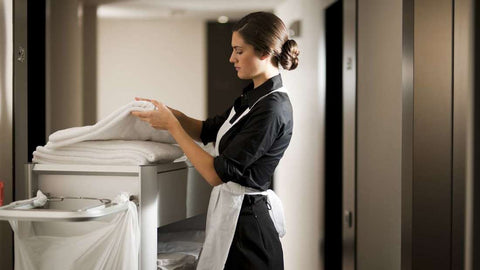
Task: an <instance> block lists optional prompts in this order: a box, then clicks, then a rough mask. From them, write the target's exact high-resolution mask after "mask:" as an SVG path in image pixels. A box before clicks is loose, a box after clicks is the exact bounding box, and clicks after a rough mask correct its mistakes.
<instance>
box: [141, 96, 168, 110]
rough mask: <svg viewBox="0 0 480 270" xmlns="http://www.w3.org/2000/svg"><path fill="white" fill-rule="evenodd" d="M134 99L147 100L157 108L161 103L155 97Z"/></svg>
mask: <svg viewBox="0 0 480 270" xmlns="http://www.w3.org/2000/svg"><path fill="white" fill-rule="evenodd" d="M135 100H136V101H148V102H150V103H152V104H153V105H155V107H157V108H158V107H160V106H161V105H163V104H162V103H161V102H158V101H156V100H155V99H148V98H141V97H135Z"/></svg>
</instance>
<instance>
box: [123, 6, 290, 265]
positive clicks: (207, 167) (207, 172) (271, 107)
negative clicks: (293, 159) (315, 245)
mask: <svg viewBox="0 0 480 270" xmlns="http://www.w3.org/2000/svg"><path fill="white" fill-rule="evenodd" d="M231 45H232V49H233V51H232V54H231V56H230V60H229V61H230V63H232V64H233V65H234V67H235V69H236V71H237V75H238V77H239V78H240V79H245V80H252V83H251V84H250V85H249V86H247V87H246V88H245V89H244V90H243V94H242V95H241V96H240V97H238V98H237V99H236V100H235V103H234V105H233V106H232V107H230V108H229V109H228V110H227V111H226V112H225V113H223V114H222V115H218V116H215V117H213V118H209V119H207V120H205V121H199V120H196V119H193V118H190V117H188V116H186V115H185V114H183V113H181V112H180V111H177V110H174V109H171V108H168V107H166V106H165V105H163V104H162V103H160V102H158V101H155V100H148V99H140V98H137V100H146V101H150V102H152V103H153V104H155V106H156V107H157V109H156V110H155V111H149V112H132V114H133V115H135V116H137V117H139V118H140V119H141V120H143V121H146V122H148V123H150V124H151V125H152V126H153V127H154V128H157V129H166V130H168V131H169V132H170V133H171V135H172V136H173V137H174V138H175V140H176V141H177V143H178V144H179V145H180V147H181V148H182V150H183V151H184V152H185V154H186V156H187V157H188V159H189V160H190V162H191V163H192V164H193V166H195V168H196V169H197V170H198V172H199V173H200V174H201V175H202V176H203V178H205V180H206V181H207V182H208V183H209V184H211V185H212V186H215V187H214V189H213V191H212V194H211V197H210V204H209V208H208V215H207V230H206V239H205V244H204V247H203V250H202V254H201V256H200V259H199V263H198V268H197V269H208V270H213V269H250V270H251V269H275V270H279V269H283V252H282V246H281V243H280V240H279V236H283V234H284V228H283V210H282V207H281V203H280V201H279V200H278V197H276V195H275V193H273V191H271V190H269V191H266V190H267V189H268V187H269V186H270V184H271V179H272V176H273V172H274V170H275V167H276V166H277V164H278V162H279V161H280V158H281V157H282V156H283V153H284V152H285V150H286V148H287V147H288V144H289V143H290V138H291V136H292V128H293V116H292V107H291V104H290V100H289V98H288V94H287V93H286V90H285V88H284V87H283V86H282V79H281V75H280V73H279V66H282V67H283V68H284V69H286V70H291V69H295V68H296V67H297V64H298V54H299V51H298V49H297V44H296V42H295V41H294V40H289V39H288V32H287V28H286V27H285V25H284V23H283V22H282V21H281V20H280V19H279V18H278V17H277V16H275V15H273V14H271V13H266V12H255V13H251V14H249V15H247V16H245V17H244V18H242V19H241V20H240V21H239V22H238V23H237V24H235V26H234V27H233V31H232V44H231ZM192 138H193V139H194V140H197V141H202V142H203V143H204V144H207V143H209V142H215V156H214V157H212V156H211V155H210V154H208V153H207V152H205V151H204V150H203V149H202V148H200V147H199V146H198V145H197V144H196V143H195V142H194V141H193V140H192ZM271 217H272V218H273V219H274V221H272V218H271Z"/></svg>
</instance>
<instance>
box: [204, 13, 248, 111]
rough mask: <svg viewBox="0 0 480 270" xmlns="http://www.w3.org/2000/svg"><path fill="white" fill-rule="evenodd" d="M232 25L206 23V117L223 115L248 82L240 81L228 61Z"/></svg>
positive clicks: (231, 23) (230, 49) (230, 48)
mask: <svg viewBox="0 0 480 270" xmlns="http://www.w3.org/2000/svg"><path fill="white" fill-rule="evenodd" d="M233 25H234V23H233V22H230V23H217V22H208V23H207V65H208V68H207V70H208V71H207V72H208V75H207V93H208V94H207V95H208V98H207V112H208V116H209V117H211V116H214V115H217V114H221V113H223V112H224V111H225V110H226V109H228V107H229V106H231V105H232V104H233V101H234V100H235V98H237V97H238V96H240V95H241V94H242V89H243V88H244V87H245V86H246V85H247V84H249V83H250V81H246V80H240V79H239V78H238V77H237V73H236V71H235V69H234V67H233V64H231V63H230V62H229V61H228V60H229V58H230V54H231V53H232V46H231V42H232V27H233Z"/></svg>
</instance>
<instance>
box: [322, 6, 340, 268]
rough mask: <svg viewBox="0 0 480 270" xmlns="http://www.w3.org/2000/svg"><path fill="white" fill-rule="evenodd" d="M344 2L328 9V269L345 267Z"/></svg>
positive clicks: (326, 33) (326, 212)
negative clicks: (343, 245)
mask: <svg viewBox="0 0 480 270" xmlns="http://www.w3.org/2000/svg"><path fill="white" fill-rule="evenodd" d="M342 15H343V5H342V1H337V2H335V3H333V4H332V5H331V6H329V7H328V8H327V9H326V10H325V41H326V45H325V51H326V55H325V56H326V59H325V62H326V94H325V99H326V105H325V212H324V213H325V238H324V239H325V242H324V247H323V249H324V252H325V254H324V258H325V261H324V263H325V265H324V269H342V194H343V185H342V182H343V181H342V160H343V155H342V154H343V136H342V134H343V128H342V126H343V121H342V119H343V118H342V111H343V102H342V100H343V92H342V91H343V90H342V61H343V60H342V57H343V55H342V50H343V39H342V37H343V16H342Z"/></svg>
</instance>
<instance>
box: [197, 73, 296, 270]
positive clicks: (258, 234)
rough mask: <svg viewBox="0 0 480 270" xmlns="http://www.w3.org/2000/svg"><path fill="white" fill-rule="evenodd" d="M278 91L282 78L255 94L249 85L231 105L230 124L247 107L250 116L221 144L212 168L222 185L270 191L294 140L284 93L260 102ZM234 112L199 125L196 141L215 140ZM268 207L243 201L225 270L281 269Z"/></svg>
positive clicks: (259, 199) (257, 199)
mask: <svg viewBox="0 0 480 270" xmlns="http://www.w3.org/2000/svg"><path fill="white" fill-rule="evenodd" d="M281 87H282V78H281V75H280V74H278V75H276V76H274V77H272V78H270V79H269V80H267V81H266V82H265V83H263V84H262V85H260V86H258V87H257V88H255V89H254V88H253V83H252V84H250V85H249V86H247V87H246V88H245V89H244V90H243V94H242V95H241V96H240V97H238V98H237V99H236V100H235V103H234V105H233V106H234V107H235V112H236V114H235V116H233V118H232V119H231V120H230V122H231V123H233V122H234V121H235V120H236V119H237V118H238V117H239V116H240V115H241V114H242V112H244V111H245V110H246V109H247V108H251V111H250V112H249V113H247V114H246V115H245V116H244V117H243V118H241V119H240V120H239V121H238V123H236V124H235V125H234V126H232V127H231V128H230V129H229V130H228V131H227V132H226V133H225V135H224V136H223V137H222V139H221V140H220V145H219V156H217V157H215V158H214V167H215V170H216V172H217V174H218V176H219V177H220V178H221V179H222V181H224V182H228V181H234V182H236V183H238V184H240V185H242V186H246V187H250V188H254V189H257V190H261V191H264V190H267V189H268V188H269V187H270V185H271V179H272V177H273V173H274V170H275V168H276V167H277V165H278V162H279V161H280V159H281V158H282V156H283V154H284V152H285V150H286V149H287V147H288V144H289V143H290V139H291V137H292V129H293V115H292V105H291V103H290V100H289V98H288V95H287V94H286V93H283V92H274V93H271V94H269V95H268V96H266V97H265V98H263V99H261V100H259V99H260V98H261V97H262V96H264V95H266V94H268V93H270V92H271V91H273V90H276V89H279V88H281ZM257 101H258V103H257V104H256V105H255V106H253V105H254V103H255V102H257ZM233 106H232V107H233ZM252 106H253V107H252ZM232 107H230V108H229V109H228V110H227V111H225V112H224V113H223V114H221V115H217V116H215V117H212V118H209V119H207V120H205V121H204V122H203V125H202V133H201V136H200V138H201V139H202V141H203V143H204V144H207V143H209V142H214V141H215V140H216V137H217V133H218V130H219V129H220V127H221V126H222V125H223V123H224V122H225V121H226V120H227V118H228V116H229V114H230V111H231V108H232ZM269 207H270V206H269V205H268V202H267V199H266V196H263V195H246V196H245V198H244V200H243V204H242V208H241V210H240V216H239V219H238V222H237V227H236V230H235V234H234V238H233V242H232V245H231V247H230V250H229V254H228V258H227V262H226V265H225V269H228V270H230V269H249V270H254V269H275V270H281V269H283V251H282V246H281V243H280V239H279V237H278V233H277V231H276V229H275V226H274V224H273V222H272V220H271V218H270V215H269V212H268V209H269Z"/></svg>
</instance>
